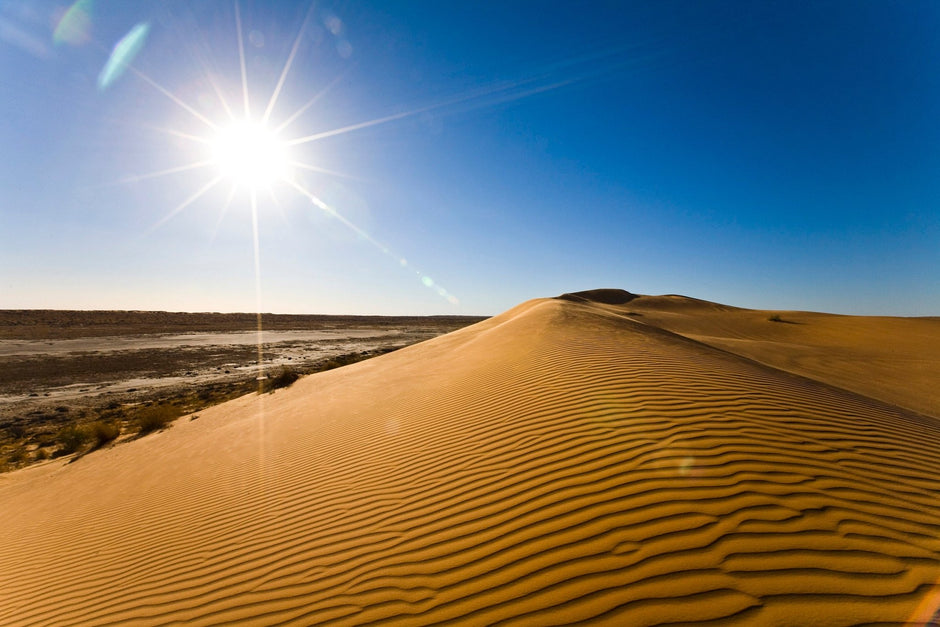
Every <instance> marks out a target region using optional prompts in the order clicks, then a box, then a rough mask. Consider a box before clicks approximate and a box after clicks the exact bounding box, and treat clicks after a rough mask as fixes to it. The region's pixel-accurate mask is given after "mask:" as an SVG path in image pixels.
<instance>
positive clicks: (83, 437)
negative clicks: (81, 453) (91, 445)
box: [55, 425, 91, 456]
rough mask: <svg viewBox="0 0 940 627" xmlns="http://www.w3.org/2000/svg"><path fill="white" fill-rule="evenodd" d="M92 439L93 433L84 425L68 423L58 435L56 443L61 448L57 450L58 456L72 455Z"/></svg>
mask: <svg viewBox="0 0 940 627" xmlns="http://www.w3.org/2000/svg"><path fill="white" fill-rule="evenodd" d="M90 439H91V434H90V433H89V432H88V430H87V429H85V428H84V427H79V426H77V425H68V426H67V427H63V428H62V430H60V431H59V433H58V434H57V435H56V443H57V444H58V445H59V448H58V449H57V450H56V452H55V454H56V456H59V455H71V454H72V453H75V452H76V451H78V450H79V449H80V448H82V447H83V446H85V444H87V443H88V441H89V440H90Z"/></svg>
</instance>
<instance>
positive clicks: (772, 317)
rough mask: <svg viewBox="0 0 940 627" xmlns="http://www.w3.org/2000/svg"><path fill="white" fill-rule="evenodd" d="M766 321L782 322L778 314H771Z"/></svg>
mask: <svg viewBox="0 0 940 627" xmlns="http://www.w3.org/2000/svg"><path fill="white" fill-rule="evenodd" d="M767 319H768V320H769V321H771V322H783V318H781V317H780V314H771V315H770V317H768V318H767Z"/></svg>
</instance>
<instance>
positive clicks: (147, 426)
mask: <svg viewBox="0 0 940 627" xmlns="http://www.w3.org/2000/svg"><path fill="white" fill-rule="evenodd" d="M182 413H183V412H182V411H181V410H180V408H179V407H177V406H176V405H171V404H165V403H160V404H155V405H151V406H149V407H144V408H142V409H141V410H140V411H139V412H137V417H136V422H137V426H138V432H139V433H140V434H141V435H146V434H147V433H152V432H153V431H159V430H161V429H165V428H166V427H167V425H169V424H170V423H171V422H173V421H174V420H176V419H177V418H179V417H180V415H182Z"/></svg>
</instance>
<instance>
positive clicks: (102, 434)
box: [89, 420, 121, 448]
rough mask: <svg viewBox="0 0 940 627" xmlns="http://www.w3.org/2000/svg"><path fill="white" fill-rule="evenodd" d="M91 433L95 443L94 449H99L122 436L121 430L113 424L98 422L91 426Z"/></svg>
mask: <svg viewBox="0 0 940 627" xmlns="http://www.w3.org/2000/svg"><path fill="white" fill-rule="evenodd" d="M89 430H90V431H91V437H92V439H93V441H94V443H93V447H94V448H99V447H102V446H104V445H105V444H107V443H108V442H111V441H113V440H116V439H117V437H118V436H119V435H121V428H120V427H118V426H117V425H116V424H114V423H112V422H104V421H101V420H99V421H97V422H93V423H91V425H90V426H89Z"/></svg>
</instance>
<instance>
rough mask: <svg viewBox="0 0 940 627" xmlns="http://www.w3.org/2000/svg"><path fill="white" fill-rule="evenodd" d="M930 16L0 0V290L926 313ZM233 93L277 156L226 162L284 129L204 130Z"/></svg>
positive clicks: (872, 6) (733, 5) (937, 12)
mask: <svg viewBox="0 0 940 627" xmlns="http://www.w3.org/2000/svg"><path fill="white" fill-rule="evenodd" d="M938 27H940V7H938V5H936V4H935V3H930V2H908V3H904V4H888V3H879V2H838V1H837V2H826V3H813V4H772V3H761V4H754V3H750V2H729V1H722V2H710V3H697V2H683V1H676V2H656V3H641V2H629V3H626V2H625V3H619V2H618V3H592V4H589V5H585V6H573V5H571V4H570V3H565V4H562V3H556V2H550V3H535V2H522V1H520V2H502V3H484V4H478V3H464V2H457V3H443V4H442V3H434V2H430V1H428V2H412V3H407V4H401V5H394V6H387V5H386V3H379V2H348V3H337V2H323V3H317V4H315V5H313V4H303V5H297V4H296V3H293V2H269V3H254V2H247V1H243V2H237V3H236V2H232V1H231V0H218V1H215V0H213V1H207V2H203V3H199V4H198V5H196V6H190V5H189V3H187V2H183V1H182V0H167V1H157V0H154V1H147V0H140V1H138V2H133V3H112V4H105V3H103V2H99V1H96V0H80V1H79V2H57V1H54V0H38V1H27V0H0V59H2V68H3V79H4V82H5V84H6V85H8V86H10V87H9V88H8V89H7V91H6V92H5V95H4V98H3V99H2V100H0V141H2V142H3V145H4V146H6V147H8V149H7V150H6V151H5V153H4V156H3V157H2V159H0V184H2V185H3V189H4V190H5V192H6V193H5V194H4V198H3V201H2V203H0V268H2V270H0V309H72V310H125V311H127V310H142V311H189V312H225V313H228V312H252V311H257V310H259V309H260V310H262V311H265V312H272V313H301V314H302V313H306V314H336V315H357V314H361V315H493V314H496V313H499V312H501V311H504V310H506V309H508V308H510V307H512V306H514V305H516V304H518V303H520V302H523V301H525V300H528V299H531V298H536V297H547V296H555V295H559V294H562V293H564V292H572V291H578V290H587V289H594V288H600V287H615V288H622V289H626V290H629V291H631V292H635V293H644V294H661V293H665V292H669V293H679V294H684V295H688V296H691V297H694V298H700V299H704V300H709V301H713V302H720V303H724V304H728V305H733V306H737V307H747V308H755V309H779V310H784V309H786V310H806V311H822V312H830V313H842V314H864V315H903V316H936V315H940V291H938V290H936V288H935V287H934V285H935V284H936V280H937V268H940V247H938V246H937V242H938V241H940V220H938V215H937V211H936V206H937V203H938V200H940V184H938V182H937V177H936V172H937V171H938V167H940V152H938V150H937V148H936V147H937V146H938V145H940V141H938V140H940V130H938V128H937V125H936V123H935V120H936V112H937V111H938V110H940V108H938V106H940V72H937V69H938V66H940V41H938V40H937V38H936V37H935V33H936V31H937V28H938ZM246 109H247V113H248V117H249V118H251V119H252V120H259V121H260V120H265V121H266V123H267V125H268V129H269V130H275V129H277V130H278V131H279V132H278V134H277V136H276V137H277V141H278V142H279V144H278V145H279V146H280V145H281V144H280V142H285V143H286V144H285V145H286V146H287V148H288V149H289V150H288V153H289V160H290V163H289V164H287V166H285V167H284V169H283V170H281V169H277V171H276V172H271V173H266V174H265V178H262V179H258V180H257V181H254V180H252V181H250V183H251V185H253V187H251V185H249V181H248V179H253V177H254V176H255V174H256V171H257V170H258V169H259V168H262V169H263V168H267V167H269V166H270V165H271V163H273V162H277V161H278V159H279V158H280V157H279V156H277V155H276V154H275V153H274V152H272V153H271V154H270V155H267V154H265V155H262V156H256V157H255V159H256V160H253V159H252V158H250V156H249V157H245V156H239V155H238V154H236V153H238V150H237V149H233V150H231V151H230V152H231V153H233V154H231V155H230V154H227V153H226V151H227V146H229V145H231V144H225V143H224V142H221V143H220V141H219V140H218V139H214V138H215V137H216V134H217V132H219V131H224V130H225V128H226V125H227V122H228V121H229V120H231V119H241V118H243V117H245V113H246ZM263 141H264V138H262V141H261V142H260V143H255V144H253V145H254V146H255V147H256V148H257V150H256V151H255V152H258V153H259V154H260V153H261V152H263V151H264V150H266V149H265V148H264V145H263ZM220 146H222V148H220ZM233 155H234V157H235V159H236V160H238V159H242V160H245V159H248V161H249V163H248V164H247V165H245V164H244V163H241V162H239V163H236V164H235V166H234V169H233V167H232V164H231V163H229V161H230V158H231V157H232V156H233ZM279 167H280V166H279ZM239 168H240V169H239ZM233 171H235V172H237V174H234V175H233ZM288 171H289V181H290V182H287V181H282V180H277V177H280V176H282V175H284V173H285V172H288ZM267 175H270V178H271V181H273V182H270V185H269V180H268V178H267Z"/></svg>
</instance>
